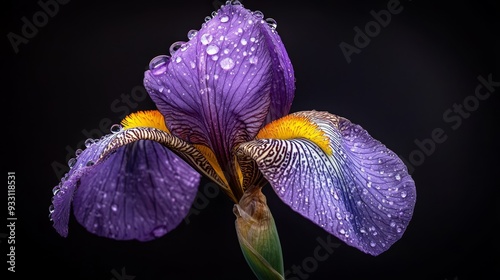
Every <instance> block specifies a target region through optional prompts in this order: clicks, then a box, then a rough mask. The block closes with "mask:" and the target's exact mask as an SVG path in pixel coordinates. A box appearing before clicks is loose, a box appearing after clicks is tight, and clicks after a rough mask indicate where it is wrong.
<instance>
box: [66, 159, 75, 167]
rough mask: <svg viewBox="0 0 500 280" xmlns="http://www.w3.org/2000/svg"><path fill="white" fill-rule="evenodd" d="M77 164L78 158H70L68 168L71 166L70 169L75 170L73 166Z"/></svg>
mask: <svg viewBox="0 0 500 280" xmlns="http://www.w3.org/2000/svg"><path fill="white" fill-rule="evenodd" d="M75 163H76V158H70V159H69V160H68V166H69V168H73V166H75Z"/></svg>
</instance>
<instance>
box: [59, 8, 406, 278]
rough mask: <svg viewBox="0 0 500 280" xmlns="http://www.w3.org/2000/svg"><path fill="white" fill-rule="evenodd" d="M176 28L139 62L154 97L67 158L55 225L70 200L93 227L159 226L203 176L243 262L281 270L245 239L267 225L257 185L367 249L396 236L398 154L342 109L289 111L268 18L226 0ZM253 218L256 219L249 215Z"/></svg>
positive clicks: (152, 234) (179, 211)
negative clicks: (201, 18) (173, 39)
mask: <svg viewBox="0 0 500 280" xmlns="http://www.w3.org/2000/svg"><path fill="white" fill-rule="evenodd" d="M188 38H189V41H187V42H182V43H179V44H175V45H174V46H173V47H172V48H171V53H170V56H167V55H160V56H157V57H155V58H154V59H152V60H151V63H150V70H148V71H146V72H145V77H144V85H145V87H146V89H147V91H148V93H149V95H150V97H151V98H152V100H153V101H154V102H155V104H156V106H157V110H151V111H141V112H136V113H133V114H131V115H129V116H127V117H126V118H125V119H124V120H123V121H122V122H121V124H120V125H115V126H113V127H112V129H111V132H110V134H109V135H106V136H104V137H102V138H101V139H94V140H92V139H89V140H88V141H87V143H86V146H87V148H86V149H85V150H83V151H80V153H78V154H77V155H76V157H75V158H74V159H72V160H70V163H69V164H70V167H71V169H70V171H69V172H68V173H67V174H66V175H65V176H64V178H63V179H62V180H61V182H60V183H59V185H57V186H56V187H55V188H54V190H53V192H54V197H53V204H52V205H51V207H50V213H51V214H50V217H51V219H52V220H53V225H54V228H55V229H56V231H57V232H58V233H59V234H60V235H62V236H67V235H68V221H69V217H70V212H71V208H72V209H73V213H74V216H75V217H76V219H77V221H78V222H79V223H80V224H82V225H83V226H84V227H85V228H86V229H87V230H88V231H89V232H91V233H94V234H96V235H99V236H104V237H108V238H113V239H117V240H130V239H136V240H140V241H148V240H152V239H155V238H159V237H161V236H163V235H164V234H166V233H168V232H169V231H171V230H172V229H174V228H176V227H177V226H178V225H179V223H180V222H181V221H182V220H183V219H184V218H185V216H186V215H187V214H188V211H189V209H190V207H191V205H192V203H193V201H194V198H195V195H196V192H197V190H198V185H199V182H200V178H201V176H206V177H207V178H209V179H211V180H212V181H213V182H215V183H216V184H217V185H218V186H219V187H220V188H221V189H222V190H223V191H224V192H225V193H226V194H227V196H228V197H229V198H230V199H231V200H232V201H233V202H234V203H235V208H234V212H235V214H236V216H237V223H236V227H237V232H238V237H239V240H240V243H241V244H242V249H243V253H244V254H245V256H246V258H247V260H249V259H250V261H249V264H250V266H251V267H252V269H253V270H254V272H255V273H256V274H258V272H256V271H257V270H258V269H259V268H258V267H259V264H257V265H252V264H251V263H252V262H253V263H255V262H259V261H260V259H259V258H257V259H256V260H254V259H252V256H257V255H261V256H264V259H268V261H269V263H271V266H273V269H275V270H276V271H277V272H278V273H279V274H280V275H283V273H282V267H280V265H279V264H278V265H277V266H274V265H273V264H272V262H273V258H274V257H273V256H274V253H269V252H268V251H269V250H267V249H266V248H270V247H272V246H273V245H269V244H267V245H262V244H260V243H259V241H258V240H257V239H258V238H257V239H255V236H259V235H258V234H263V235H265V234H268V233H269V232H270V231H273V230H275V229H273V225H274V222H272V216H271V215H270V212H269V210H268V208H267V204H266V201H265V197H263V195H262V193H261V192H260V189H261V188H262V187H267V186H268V185H269V187H271V188H273V190H274V191H275V192H276V194H277V195H278V196H279V197H280V198H281V200H282V201H283V202H284V203H286V204H287V205H289V206H290V207H291V208H292V209H293V210H294V211H296V212H298V213H300V214H301V215H303V216H304V217H305V218H307V219H309V220H311V221H312V222H314V223H315V224H317V225H318V226H320V227H322V228H323V229H324V230H326V231H327V232H329V233H331V234H333V235H334V236H336V237H337V238H339V239H340V240H342V241H343V242H345V243H346V244H348V245H350V246H353V247H355V248H357V249H359V250H361V251H363V252H366V253H368V254H371V255H379V254H381V253H382V252H384V251H386V250H388V249H389V247H391V245H392V244H394V243H395V242H396V241H397V240H399V239H400V238H401V237H402V235H403V233H404V231H405V230H406V228H407V226H408V223H409V222H410V220H411V218H412V215H413V209H414V206H415V201H416V190H415V184H414V181H413V180H412V178H411V176H410V175H409V174H408V171H407V168H406V166H405V165H404V163H403V162H402V160H401V159H400V158H398V156H397V155H396V154H395V153H394V152H392V151H391V150H390V149H388V148H387V147H386V146H385V145H383V144H382V143H380V142H379V141H377V140H376V139H374V138H372V137H371V136H370V135H369V134H368V132H367V131H365V130H364V129H363V128H362V127H361V126H359V125H356V124H353V123H351V122H350V121H349V120H348V119H345V118H343V117H340V116H336V115H333V114H330V113H328V112H320V111H302V112H295V113H291V114H289V110H290V106H291V104H292V100H293V97H294V91H295V77H294V71H293V67H292V63H291V61H290V59H289V57H288V55H287V52H286V49H285V46H284V45H283V43H282V41H281V39H280V36H279V35H278V33H277V31H276V22H274V20H272V19H267V20H266V19H264V17H263V14H262V13H261V12H259V11H255V12H252V11H250V10H248V9H246V8H245V7H243V6H242V5H241V4H239V3H238V2H236V1H235V2H228V3H226V5H223V6H222V7H221V8H220V9H219V10H218V11H217V12H216V14H214V15H213V17H212V18H211V19H210V20H209V21H206V22H205V23H203V24H202V26H201V28H200V29H199V30H198V31H194V30H193V31H191V32H190V33H189V34H188ZM259 209H260V210H259ZM264 220H265V221H266V222H262V221H264ZM269 221H271V222H269ZM259 222H262V223H261V224H260V226H262V227H263V228H264V229H262V230H260V229H256V228H253V227H256V226H255V223H259ZM271 235H272V234H271ZM273 236H274V235H273ZM276 236H277V235H276ZM252 238H253V239H252ZM256 240H257V241H256ZM275 242H277V243H278V245H277V247H276V246H275V247H276V248H277V251H278V252H279V254H280V253H281V251H280V247H279V240H278V239H276V240H275ZM259 244H260V245H259ZM259 246H260V247H259ZM266 246H267V247H266ZM262 248H264V249H262ZM276 248H275V249H276ZM266 250H267V251H266ZM278 258H279V257H278ZM261 262H262V263H261V264H260V265H264V266H266V265H267V263H266V261H261ZM278 262H279V261H278ZM273 273H274V272H273Z"/></svg>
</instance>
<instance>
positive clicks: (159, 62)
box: [85, 55, 170, 147]
mask: <svg viewBox="0 0 500 280" xmlns="http://www.w3.org/2000/svg"><path fill="white" fill-rule="evenodd" d="M169 60H170V56H168V55H159V56H156V57H154V58H153V59H151V61H150V62H149V70H151V73H153V75H160V74H163V73H165V71H167V64H168V62H169ZM85 145H86V144H85ZM87 147H88V146H87Z"/></svg>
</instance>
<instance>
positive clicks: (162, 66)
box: [149, 0, 278, 76]
mask: <svg viewBox="0 0 500 280" xmlns="http://www.w3.org/2000/svg"><path fill="white" fill-rule="evenodd" d="M225 5H233V6H241V7H243V4H242V3H241V2H240V1H237V0H235V1H226V3H225ZM222 7H224V5H222V6H221V8H222ZM252 14H253V15H254V16H255V17H256V18H257V19H258V20H261V21H262V22H266V23H267V24H268V25H269V27H270V28H271V29H272V30H273V31H274V30H276V28H277V26H278V24H277V22H276V20H274V19H273V18H266V19H264V14H263V13H262V12H261V11H259V10H256V11H254V12H252ZM217 15H218V11H213V12H212V13H211V14H210V15H209V16H206V17H205V22H204V23H203V24H202V28H204V27H206V24H207V23H208V22H209V21H211V20H212V19H216V17H217ZM219 21H220V22H221V23H228V22H229V21H230V17H229V15H223V16H221V17H220V18H219ZM249 21H250V22H251V21H252V20H251V19H249ZM239 30H241V29H239ZM240 32H242V30H241V31H240ZM197 35H198V30H196V29H191V30H189V32H188V33H187V38H188V42H184V41H178V42H175V43H173V44H172V45H171V46H170V48H169V55H165V54H162V55H158V56H156V57H154V58H153V59H152V60H151V61H150V63H149V69H150V71H151V73H152V74H153V75H155V76H159V75H162V74H164V73H166V71H167V66H168V64H169V63H170V62H171V60H172V57H173V56H174V54H175V53H176V52H177V51H179V50H180V51H185V50H186V49H187V48H189V46H190V41H191V39H193V38H194V37H196V36H197ZM213 39H214V38H213V36H212V35H211V34H208V33H206V34H203V35H202V36H200V42H201V43H202V44H203V45H206V46H207V48H206V53H207V54H208V55H209V56H211V58H212V60H214V61H216V60H218V58H219V55H218V54H219V52H220V51H221V50H220V48H219V47H218V46H217V45H215V44H210V43H211V42H212V40H213ZM222 39H223V38H222ZM255 40H256V39H255V38H250V39H249V41H250V42H255ZM240 43H241V44H242V45H246V44H247V43H248V40H247V39H245V38H243V39H241V41H240ZM209 44H210V45H209ZM223 52H224V53H225V54H227V53H228V50H227V49H226V50H224V51H223ZM243 55H244V56H246V55H247V54H246V53H244V54H243ZM174 62H176V63H180V62H182V57H180V56H177V57H176V58H175V59H174ZM249 62H250V64H257V62H258V57H256V56H251V57H249ZM235 64H236V63H235V61H234V60H233V59H232V58H230V57H226V58H224V59H221V60H220V62H219V65H220V67H221V68H222V69H224V70H231V69H232V68H233V67H234V66H235ZM195 67H196V64H195V63H194V62H191V68H195Z"/></svg>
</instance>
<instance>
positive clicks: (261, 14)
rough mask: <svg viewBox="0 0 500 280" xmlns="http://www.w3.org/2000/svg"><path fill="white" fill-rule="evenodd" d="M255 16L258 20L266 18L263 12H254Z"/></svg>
mask: <svg viewBox="0 0 500 280" xmlns="http://www.w3.org/2000/svg"><path fill="white" fill-rule="evenodd" d="M253 15H254V16H255V17H256V18H259V19H262V18H264V14H263V13H262V12H261V11H259V10H257V11H254V12H253Z"/></svg>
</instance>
